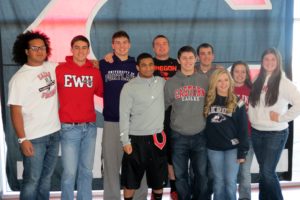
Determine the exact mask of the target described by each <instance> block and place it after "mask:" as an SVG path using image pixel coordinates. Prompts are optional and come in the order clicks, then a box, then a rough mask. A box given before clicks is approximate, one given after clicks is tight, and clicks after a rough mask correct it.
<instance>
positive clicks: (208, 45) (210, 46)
mask: <svg viewBox="0 0 300 200" xmlns="http://www.w3.org/2000/svg"><path fill="white" fill-rule="evenodd" d="M201 48H210V49H211V52H212V53H214V47H213V46H212V45H211V44H209V43H202V44H200V45H199V46H198V47H197V54H199V51H200V49H201Z"/></svg>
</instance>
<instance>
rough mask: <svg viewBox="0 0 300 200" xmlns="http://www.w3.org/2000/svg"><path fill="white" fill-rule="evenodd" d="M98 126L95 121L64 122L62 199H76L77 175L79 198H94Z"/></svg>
mask: <svg viewBox="0 0 300 200" xmlns="http://www.w3.org/2000/svg"><path fill="white" fill-rule="evenodd" d="M96 136H97V128H96V125H95V123H87V124H80V125H72V124H62V128H61V152H62V165H63V173H62V180H61V191H62V194H61V197H62V198H61V199H63V200H73V199H74V186H75V179H76V177H77V182H76V183H77V191H78V193H77V200H91V199H92V180H93V172H92V171H93V165H94V155H95V145H96Z"/></svg>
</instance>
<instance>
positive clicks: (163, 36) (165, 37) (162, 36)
mask: <svg viewBox="0 0 300 200" xmlns="http://www.w3.org/2000/svg"><path fill="white" fill-rule="evenodd" d="M158 38H164V39H166V40H167V41H168V43H169V39H168V38H167V36H165V35H162V34H160V35H157V36H155V37H154V38H153V40H152V47H154V42H155V40H156V39H158Z"/></svg>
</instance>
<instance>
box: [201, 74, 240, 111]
mask: <svg viewBox="0 0 300 200" xmlns="http://www.w3.org/2000/svg"><path fill="white" fill-rule="evenodd" d="M223 74H227V76H228V78H229V89H228V97H227V100H226V108H227V112H228V113H232V112H234V110H235V108H236V106H237V97H236V95H235V94H234V81H233V79H232V77H231V75H230V73H229V71H227V69H216V70H215V71H214V73H213V74H212V75H211V77H210V81H209V88H208V92H207V95H206V99H205V105H204V116H205V117H207V116H208V113H209V110H210V107H211V106H212V104H213V103H214V102H215V100H216V96H217V83H218V80H219V79H220V76H221V75H223Z"/></svg>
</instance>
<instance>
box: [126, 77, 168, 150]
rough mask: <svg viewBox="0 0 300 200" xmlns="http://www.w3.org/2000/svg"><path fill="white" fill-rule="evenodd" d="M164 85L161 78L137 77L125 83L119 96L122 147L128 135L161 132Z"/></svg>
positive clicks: (127, 140)
mask: <svg viewBox="0 0 300 200" xmlns="http://www.w3.org/2000/svg"><path fill="white" fill-rule="evenodd" d="M164 84H165V80H164V79H163V78H161V77H156V76H154V77H152V78H149V79H148V78H147V79H146V78H141V77H140V76H137V77H136V78H134V79H132V80H131V81H129V82H128V83H126V84H125V85H124V87H123V89H122V91H121V96H120V136H121V142H122V144H123V145H127V144H130V140H129V135H137V136H144V135H153V134H155V133H159V132H161V131H162V130H163V122H164V114H165V109H164Z"/></svg>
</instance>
